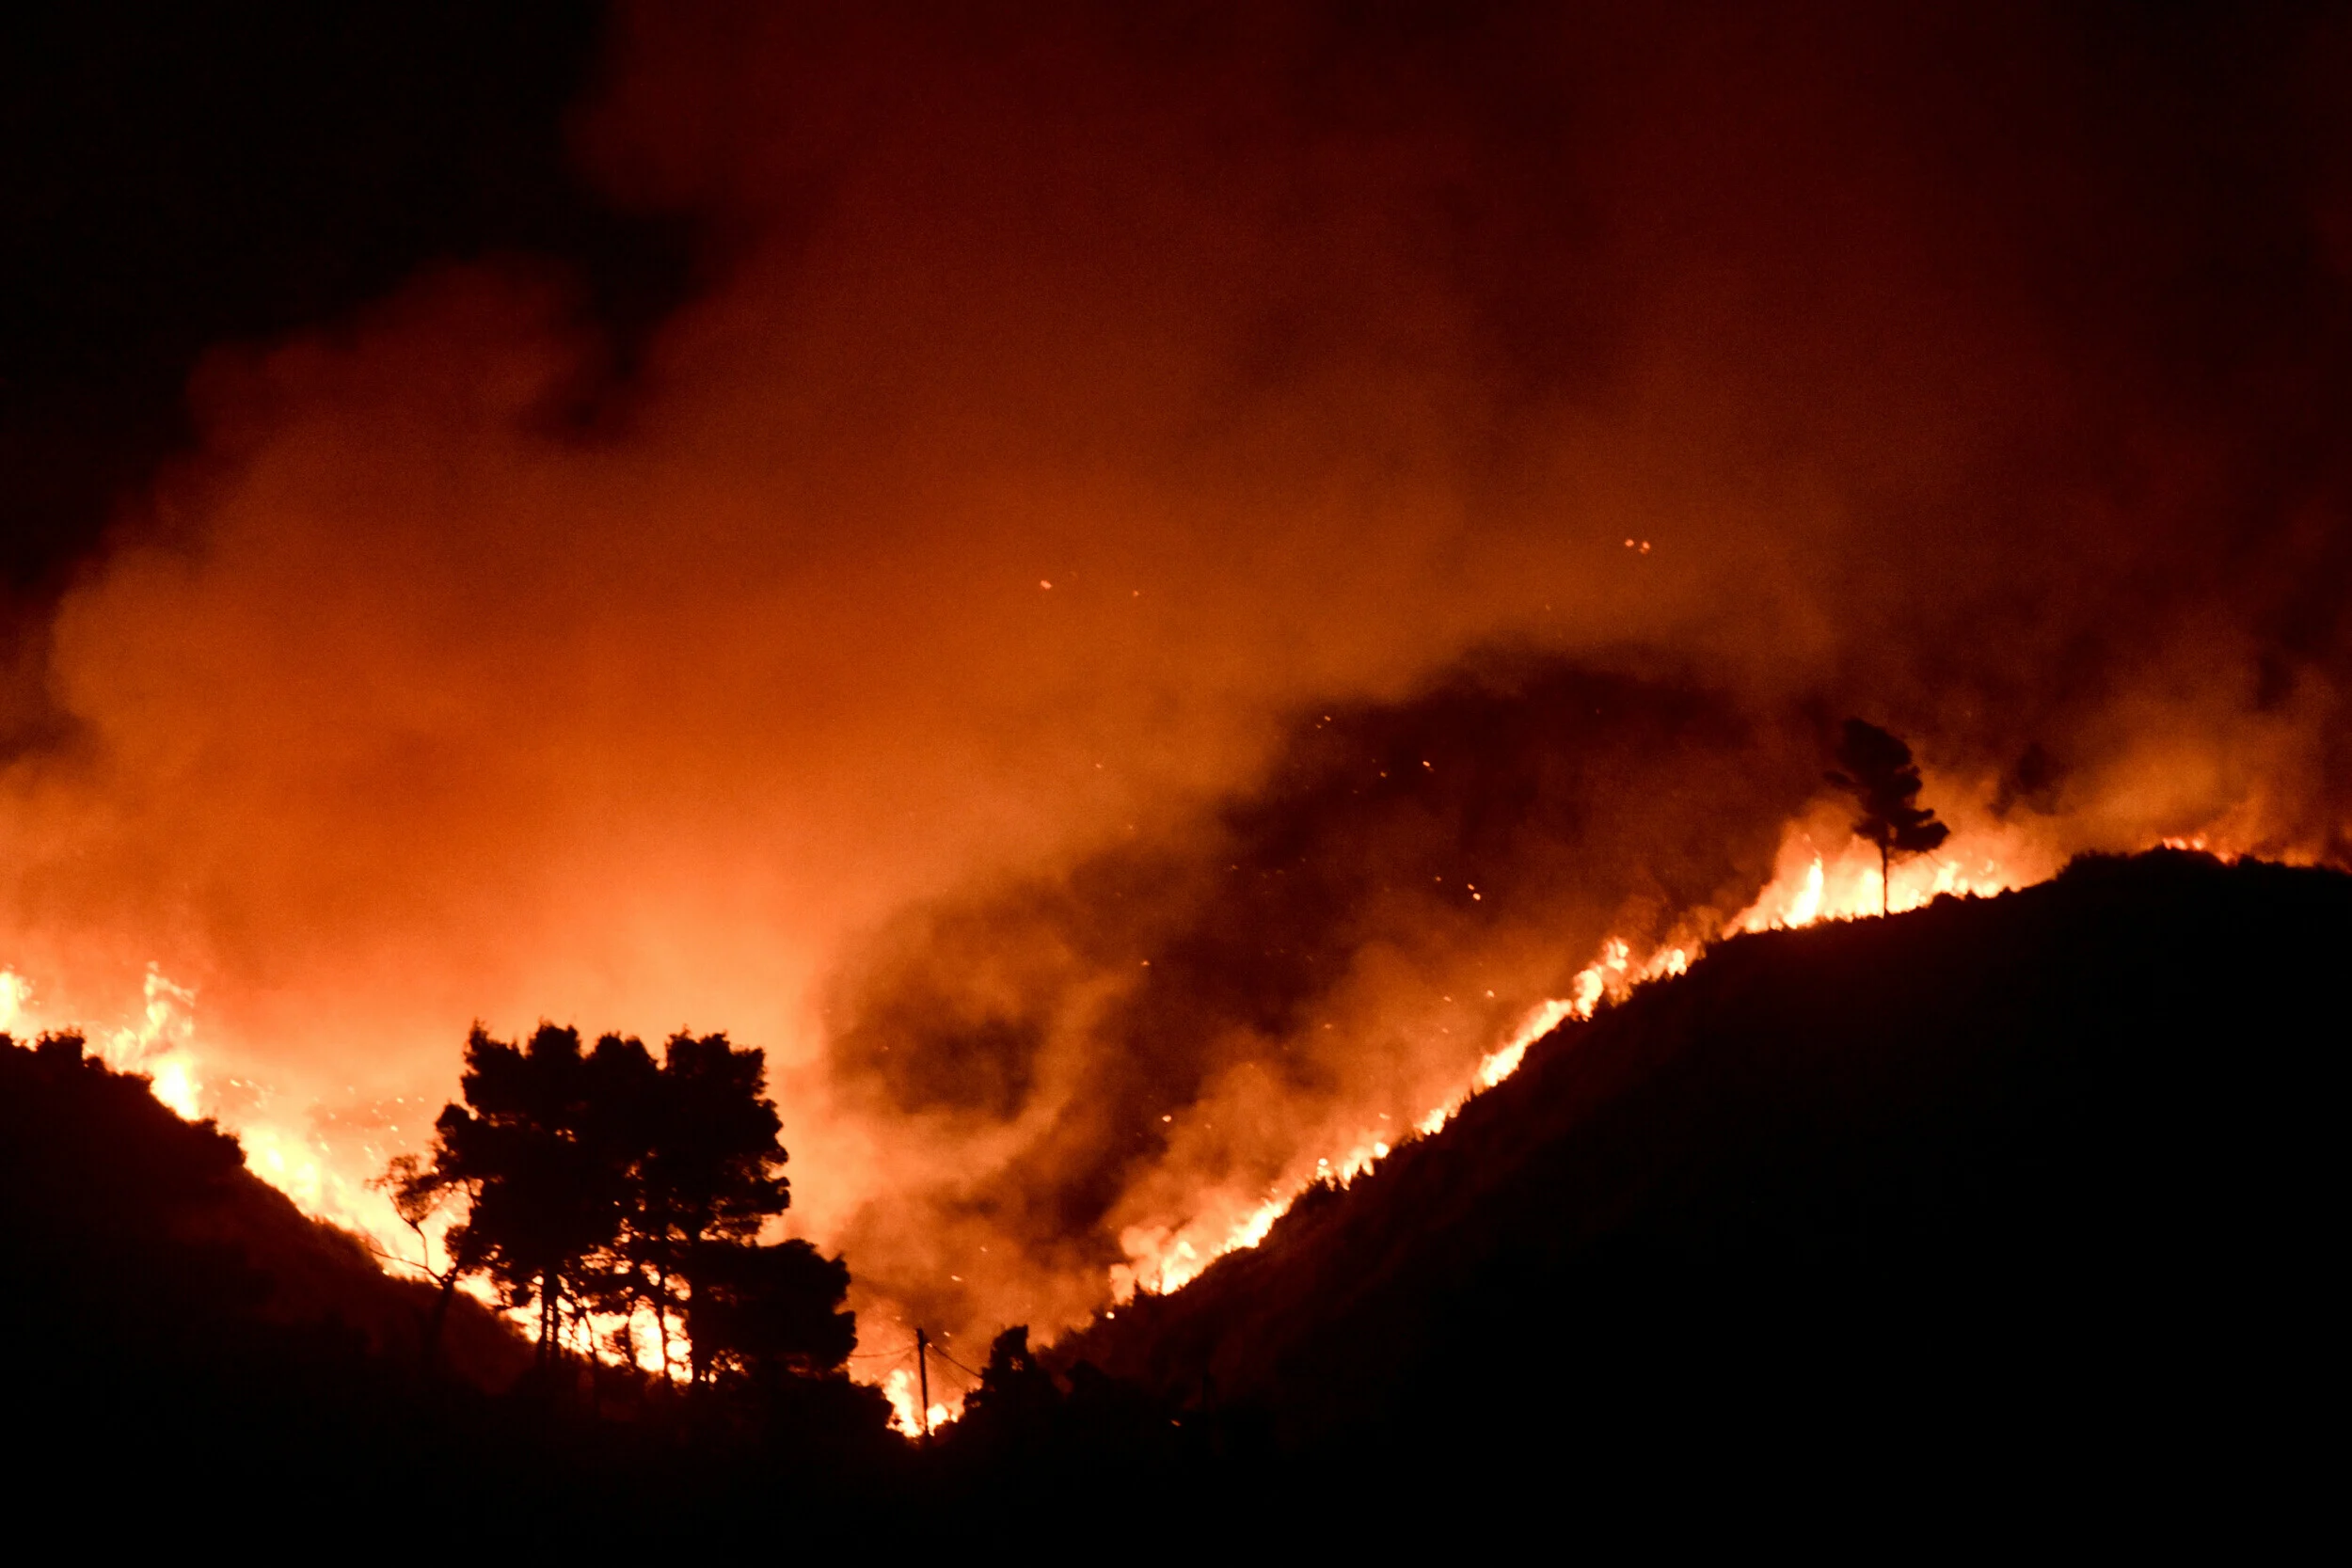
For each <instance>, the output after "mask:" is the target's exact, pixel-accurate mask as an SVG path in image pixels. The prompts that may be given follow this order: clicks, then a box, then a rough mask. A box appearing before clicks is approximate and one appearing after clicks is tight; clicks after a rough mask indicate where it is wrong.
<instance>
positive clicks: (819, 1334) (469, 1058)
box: [385, 1024, 855, 1384]
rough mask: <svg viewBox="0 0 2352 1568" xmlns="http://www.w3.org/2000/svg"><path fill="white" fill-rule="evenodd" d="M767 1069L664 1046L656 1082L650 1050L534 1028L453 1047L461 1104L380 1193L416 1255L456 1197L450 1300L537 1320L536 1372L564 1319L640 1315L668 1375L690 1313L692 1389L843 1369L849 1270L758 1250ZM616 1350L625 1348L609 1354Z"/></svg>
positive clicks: (771, 1165)
mask: <svg viewBox="0 0 2352 1568" xmlns="http://www.w3.org/2000/svg"><path fill="white" fill-rule="evenodd" d="M765 1074H766V1058H765V1056H764V1054H763V1053H761V1052H759V1051H756V1050H751V1049H739V1048H737V1047H735V1046H733V1045H731V1044H729V1043H728V1040H727V1037H726V1036H724V1035H723V1034H721V1035H706V1036H702V1037H695V1036H693V1035H689V1034H683V1033H681V1034H678V1035H675V1036H673V1037H671V1038H670V1040H669V1041H668V1043H667V1045H666V1047H665V1048H664V1051H663V1056H662V1061H661V1063H660V1065H659V1066H656V1065H655V1063H654V1060H653V1058H652V1056H651V1055H650V1054H649V1053H647V1052H646V1050H645V1048H644V1044H643V1042H641V1041H639V1040H637V1039H634V1038H629V1037H622V1036H619V1035H606V1036H604V1037H601V1038H599V1039H598V1040H597V1041H596V1048H595V1050H594V1051H592V1052H587V1053H583V1052H582V1051H581V1049H580V1033H579V1031H578V1030H576V1029H568V1028H566V1029H559V1028H557V1027H555V1026H554V1025H552V1024H542V1025H541V1026H540V1028H539V1030H538V1032H537V1033H536V1034H534V1035H533V1036H532V1037H531V1039H530V1041H529V1043H528V1044H527V1045H525V1046H522V1047H520V1048H517V1047H516V1046H513V1045H509V1044H505V1043H502V1042H501V1041H498V1040H494V1039H492V1038H490V1037H488V1035H487V1034H485V1032H484V1030H483V1029H482V1028H481V1027H480V1026H479V1025H477V1026H476V1027H475V1028H474V1030H473V1032H472V1034H471V1035H470V1036H469V1037H468V1039H467V1042H466V1073H465V1076H464V1078H463V1080H462V1087H463V1090H464V1093H465V1103H464V1104H463V1105H454V1104H453V1105H450V1106H447V1107H445V1108H444V1109H443V1110H442V1112H441V1115H440V1117H439V1119H438V1120H437V1122H436V1123H435V1139H434V1148H433V1151H432V1154H431V1156H430V1158H429V1159H428V1160H420V1159H418V1158H416V1157H414V1156H404V1157H403V1158H401V1159H399V1160H395V1161H394V1162H392V1165H391V1168H390V1169H389V1172H388V1173H387V1175H386V1178H385V1180H386V1184H387V1185H388V1186H389V1188H390V1189H391V1192H392V1197H393V1203H394V1207H395V1208H396V1209H398V1210H399V1212H401V1215H402V1218H403V1219H404V1220H406V1221H407V1222H408V1224H409V1225H410V1226H411V1227H412V1228H414V1229H416V1230H417V1232H418V1235H419V1237H420V1240H421V1239H422V1237H423V1235H424V1230H423V1224H424V1220H425V1218H426V1217H427V1216H428V1215H429V1214H431V1213H432V1212H434V1210H435V1209H436V1208H437V1207H438V1206H439V1205H440V1204H442V1203H444V1202H446V1201H448V1200H449V1199H450V1198H451V1197H452V1196H453V1195H460V1196H463V1198H464V1200H465V1204H466V1209H465V1215H464V1218H463V1219H462V1220H461V1221H460V1222H459V1223H457V1224H454V1225H453V1226H451V1227H449V1228H448V1231H447V1234H446V1236H445V1238H444V1241H443V1245H444V1247H445V1248H446V1249H447V1254H448V1259H449V1262H448V1267H447V1269H446V1271H434V1270H432V1268H431V1263H430V1259H429V1258H428V1259H427V1260H426V1263H425V1267H426V1269H427V1272H429V1273H434V1274H435V1276H436V1278H437V1279H439V1280H440V1282H441V1284H442V1287H443V1296H444V1300H446V1298H447V1295H448V1292H449V1291H452V1290H453V1289H454V1287H455V1284H456V1282H457V1280H459V1279H460V1278H462V1277H464V1276H466V1275H471V1274H482V1273H486V1274H488V1275H490V1277H491V1279H492V1280H493V1281H494V1282H495V1283H496V1284H497V1285H498V1287H499V1289H500V1291H501V1293H502V1294H503V1296H504V1298H505V1300H506V1302H507V1304H508V1305H509V1306H512V1307H527V1306H532V1305H533V1304H535V1305H536V1306H537V1307H538V1310H539V1346H540V1358H541V1361H542V1363H543V1364H545V1363H547V1362H549V1361H551V1360H552V1359H553V1357H554V1354H555V1351H556V1347H557V1346H558V1345H559V1343H560V1342H561V1338H562V1336H563V1333H564V1323H565V1321H566V1318H567V1315H568V1317H569V1318H570V1320H571V1321H572V1323H573V1324H574V1326H575V1327H576V1328H578V1329H580V1330H581V1331H582V1332H583V1334H584V1331H585V1328H586V1326H587V1314H588V1313H589V1312H590V1311H591V1310H602V1311H607V1312H617V1313H620V1314H623V1315H624V1316H628V1315H633V1313H634V1311H635V1310H636V1309H637V1308H638V1307H650V1308H651V1309H652V1312H653V1314H654V1317H655V1321H656V1324H657V1330H658V1332H659V1334H660V1340H661V1359H662V1365H663V1369H664V1371H665V1373H666V1371H667V1370H668V1367H669V1364H670V1329H669V1325H670V1322H671V1319H672V1318H673V1316H675V1315H677V1314H680V1313H683V1314H684V1315H685V1317H686V1319H687V1323H688V1338H689V1343H690V1345H691V1356H692V1360H691V1374H690V1375H691V1379H692V1381H693V1382H695V1383H697V1384H701V1383H705V1382H707V1381H709V1379H710V1377H711V1376H712V1375H713V1374H714V1372H715V1371H716V1370H718V1369H720V1368H722V1367H729V1368H733V1369H735V1370H739V1371H744V1372H753V1371H758V1370H766V1369H771V1368H784V1369H787V1370H792V1371H795V1372H802V1373H807V1374H818V1373H824V1372H830V1371H834V1370H838V1368H839V1367H840V1365H841V1363H842V1361H843V1360H844V1359H845V1358H846V1357H847V1356H848V1354H849V1351H850V1344H851V1342H852V1341H853V1339H854V1336H855V1328H854V1319H853V1318H851V1317H850V1315H849V1314H847V1313H842V1312H839V1311H838V1310H837V1308H838V1307H839V1306H840V1303H841V1300H842V1297H843V1296H844V1294H845V1293H846V1292H847V1291H848V1289H849V1271H848V1269H847V1268H846V1267H844V1266H843V1265H842V1264H841V1263H839V1262H838V1261H837V1260H828V1259H824V1258H822V1257H821V1256H819V1255H818V1253H817V1251H816V1249H815V1248H813V1247H810V1246H808V1245H807V1244H806V1243H784V1244H783V1245H781V1246H771V1247H763V1246H760V1245H758V1244H757V1238H758V1235H759V1231H760V1227H762V1226H763V1225H764V1224H765V1223H766V1222H767V1221H768V1220H769V1219H770V1218H771V1217H772V1216H774V1215H776V1214H780V1213H782V1212H784V1211H785V1209H786V1208H787V1206H788V1205H789V1203H790V1201H791V1191H790V1184H789V1183H788V1182H787V1180H785V1178H784V1176H783V1174H782V1170H783V1166H784V1164H785V1162H786V1159H787V1155H786V1153H785V1150H784V1148H783V1146H782V1145H781V1144H780V1143H778V1142H777V1134H778V1132H781V1131H782V1127H783V1123H782V1122H781V1120H780V1119H779V1118H778V1117H777V1115H776V1108H775V1103H774V1101H771V1100H770V1099H768V1098H767V1097H766V1096H765V1095H764V1094H762V1093H761V1092H760V1090H761V1085H762V1080H763V1078H764V1077H765ZM615 1344H616V1347H618V1348H616V1354H625V1355H626V1354H628V1347H633V1344H634V1339H633V1337H632V1336H631V1335H629V1334H628V1333H627V1332H624V1333H623V1334H622V1335H621V1337H620V1338H618V1339H617V1340H616V1341H615Z"/></svg>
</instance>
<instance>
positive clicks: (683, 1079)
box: [618, 1033, 848, 1382]
mask: <svg viewBox="0 0 2352 1568" xmlns="http://www.w3.org/2000/svg"><path fill="white" fill-rule="evenodd" d="M766 1072H767V1062H766V1057H765V1055H764V1053H761V1052H759V1051H757V1050H755V1049H751V1048H738V1047H736V1046H733V1045H731V1044H729V1043H728V1041H727V1037H726V1036H724V1035H723V1034H721V1035H706V1036H703V1037H700V1038H697V1037H694V1036H692V1035H689V1034H683V1033H681V1034H677V1035H673V1036H672V1037H670V1039H669V1041H668V1043H667V1044H666V1045H665V1046H664V1048H663V1052H662V1064H661V1067H660V1071H659V1072H658V1073H656V1074H655V1075H654V1077H653V1078H652V1080H651V1081H650V1082H649V1083H648V1084H647V1085H646V1086H645V1092H644V1093H643V1095H642V1096H641V1097H640V1098H639V1100H638V1101H637V1104H638V1106H639V1107H640V1110H641V1114H642V1120H641V1123H640V1127H639V1132H640V1133H641V1137H642V1142H641V1146H640V1147H641V1148H642V1150H643V1154H642V1158H641V1160H640V1163H639V1164H638V1165H637V1167H636V1171H635V1180H634V1182H633V1184H632V1187H631V1191H630V1200H629V1203H628V1209H627V1211H626V1212H625V1213H624V1215H623V1219H622V1234H621V1240H620V1246H619V1249H618V1250H619V1253H620V1257H621V1259H622V1261H623V1264H624V1266H625V1269H626V1271H627V1273H628V1279H629V1287H628V1288H629V1290H630V1291H631V1292H632V1293H633V1294H634V1295H635V1297H636V1298H637V1299H638V1300H640V1301H643V1302H644V1303H645V1304H646V1305H648V1306H650V1307H652V1308H653V1310H654V1313H655V1317H656V1320H657V1323H658V1324H659V1326H660V1335H661V1345H662V1351H661V1358H662V1365H663V1368H664V1370H667V1368H668V1366H669V1359H670V1355H669V1317H670V1314H671V1313H672V1312H675V1311H677V1310H679V1309H680V1308H682V1307H691V1303H692V1301H693V1299H694V1298H696V1297H698V1296H700V1295H701V1294H702V1293H703V1292H704V1291H705V1289H706V1287H708V1288H711V1289H716V1290H723V1291H750V1292H751V1293H752V1294H753V1295H758V1294H760V1293H761V1292H762V1291H768V1292H771V1293H772V1291H775V1290H779V1289H782V1287H783V1283H784V1276H783V1275H773V1277H771V1275H772V1273H773V1271H774V1270H775V1269H778V1268H783V1267H786V1266H785V1265H781V1264H775V1263H772V1262H770V1263H763V1262H758V1261H754V1260H750V1259H748V1258H745V1257H738V1256H737V1255H736V1252H734V1251H730V1250H729V1249H730V1248H734V1249H737V1250H740V1249H742V1248H746V1247H749V1246H751V1245H752V1243H754V1242H755V1240H756V1238H757V1237H758V1235H759V1230H760V1227H761V1226H762V1225H764V1224H765V1223H766V1222H767V1221H768V1220H769V1219H770V1218H771V1217H772V1216H774V1215H777V1214H781V1213H783V1212H785V1210H786V1209H787V1208H788V1207H789V1206H790V1205H791V1201H792V1194H791V1184H790V1182H788V1181H787V1180H786V1179H785V1177H784V1175H783V1174H782V1172H783V1167H784V1164H785V1162H786V1161H787V1159H788V1158H789V1156H787V1154H786V1152H785V1149H784V1146H783V1145H782V1144H780V1143H778V1142H777V1141H776V1139H777V1134H778V1133H779V1132H781V1131H782V1130H783V1122H782V1121H781V1120H780V1119H779V1118H778V1117H777V1116H776V1107H775V1102H774V1101H771V1100H770V1099H768V1098H767V1097H766V1096H765V1095H763V1094H762V1093H760V1087H761V1081H762V1080H763V1079H764V1078H765V1076H766ZM815 1256H816V1255H815V1253H814V1252H813V1251H812V1252H811V1253H810V1257H811V1258H814V1257H815ZM819 1261H821V1259H820V1260H819ZM763 1269H767V1270H770V1271H771V1274H762V1273H761V1272H760V1271H761V1270H763ZM842 1282H843V1289H844V1290H846V1289H847V1288H848V1273H847V1271H846V1270H844V1271H843V1275H842ZM802 1283H803V1284H804V1285H807V1286H809V1287H810V1288H812V1289H820V1288H821V1283H822V1282H821V1281H819V1280H818V1279H817V1278H816V1276H815V1275H805V1276H804V1277H803V1278H802ZM681 1284H682V1285H683V1286H684V1290H683V1291H681V1290H680V1289H679V1287H680V1286H681ZM839 1294H840V1292H839V1291H834V1293H833V1297H832V1298H831V1299H833V1300H835V1301H837V1300H838V1298H839ZM824 1310H826V1311H830V1310H831V1308H830V1307H826V1308H824ZM701 1316H703V1318H704V1320H705V1321H706V1322H716V1321H720V1320H717V1319H711V1318H710V1317H709V1316H708V1315H707V1314H702V1315H701ZM723 1316H724V1314H723V1313H722V1318H723ZM688 1337H689V1341H690V1345H691V1355H692V1357H693V1360H692V1370H691V1375H692V1377H693V1379H694V1381H696V1382H701V1381H703V1380H704V1379H705V1377H706V1375H707V1372H708V1371H709V1370H710V1364H709V1362H708V1361H707V1357H706V1354H705V1352H704V1343H705V1337H704V1336H703V1335H702V1334H698V1333H695V1332H694V1331H693V1330H692V1329H691V1328H690V1329H689V1333H688ZM842 1354H844V1355H846V1354H848V1347H847V1346H844V1347H843V1351H842Z"/></svg>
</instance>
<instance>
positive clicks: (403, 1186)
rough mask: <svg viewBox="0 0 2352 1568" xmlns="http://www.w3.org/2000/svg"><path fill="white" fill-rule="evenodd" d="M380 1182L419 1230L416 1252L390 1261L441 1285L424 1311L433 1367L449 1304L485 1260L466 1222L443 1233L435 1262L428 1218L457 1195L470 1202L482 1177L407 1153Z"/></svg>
mask: <svg viewBox="0 0 2352 1568" xmlns="http://www.w3.org/2000/svg"><path fill="white" fill-rule="evenodd" d="M376 1184H377V1185H378V1186H381V1187H383V1188H384V1189H385V1191H386V1193H387V1195H388V1196H389V1197H390V1198H391V1200H392V1212H394V1213H396V1214H398V1215H399V1216H400V1220H401V1223H402V1224H403V1225H405V1226H406V1227H408V1228H409V1229H410V1230H412V1231H414V1232H415V1233H416V1238H417V1256H416V1257H415V1258H413V1259H409V1258H394V1259H392V1260H393V1261H394V1262H398V1263H404V1264H406V1265H408V1266H410V1267H412V1268H415V1269H418V1270H421V1272H422V1273H423V1274H424V1275H426V1276H427V1277H428V1278H430V1279H431V1280H432V1281H433V1283H434V1284H436V1285H437V1286H438V1287H440V1289H439V1290H438V1291H436V1292H435V1293H434V1297H433V1310H432V1311H431V1312H430V1313H429V1314H427V1315H426V1318H425V1324H424V1343H423V1346H422V1348H421V1354H420V1357H419V1358H420V1360H421V1362H422V1363H423V1366H424V1370H425V1371H426V1372H427V1373H428V1374H429V1373H431V1372H432V1370H433V1369H434V1366H435V1363H436V1362H437V1359H438V1357H439V1354H440V1348H441V1334H442V1332H443V1330H444V1329H445V1328H446V1327H447V1325H448V1323H449V1309H450V1303H451V1301H452V1300H453V1298H454V1297H455V1295H456V1294H457V1286H458V1283H459V1282H460V1281H461V1280H463V1279H464V1278H465V1277H466V1276H467V1275H469V1274H475V1273H478V1272H480V1270H481V1267H482V1259H481V1257H480V1256H479V1253H478V1248H479V1245H480V1240H479V1238H478V1237H476V1236H473V1235H471V1234H469V1232H468V1229H467V1227H465V1226H463V1225H453V1226H450V1227H447V1229H446V1230H445V1231H444V1233H443V1235H442V1238H441V1250H442V1257H443V1258H444V1259H446V1261H445V1263H444V1264H443V1266H442V1267H440V1268H435V1267H434V1266H433V1239H432V1237H431V1236H430V1235H429V1234H427V1232H426V1230H425V1228H424V1227H425V1222H426V1221H427V1220H429V1219H431V1218H432V1217H433V1216H434V1215H435V1214H437V1213H438V1212H440V1211H441V1210H442V1209H443V1208H444V1207H446V1206H447V1205H448V1204H449V1202H450V1200H451V1199H452V1198H453V1197H454V1198H457V1199H460V1200H461V1201H463V1202H464V1203H465V1204H466V1206H467V1208H469V1209H470V1208H471V1207H472V1198H473V1195H474V1193H475V1192H476V1191H477V1190H478V1189H479V1187H480V1185H481V1183H480V1181H479V1180H459V1179H457V1178H455V1177H453V1176H450V1175H445V1174H444V1173H443V1172H442V1171H441V1170H439V1169H438V1168H437V1166H435V1165H429V1164H426V1163H425V1162H424V1161H423V1160H422V1159H421V1158H420V1157H419V1156H417V1155H414V1154H403V1155H400V1156H398V1157H397V1158H395V1159H394V1160H393V1161H392V1163H391V1164H389V1166H388V1167H386V1169H385V1172H384V1175H383V1176H382V1177H381V1178H379V1179H378V1180H377V1182H376Z"/></svg>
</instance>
